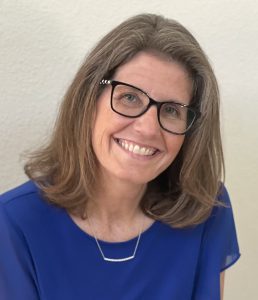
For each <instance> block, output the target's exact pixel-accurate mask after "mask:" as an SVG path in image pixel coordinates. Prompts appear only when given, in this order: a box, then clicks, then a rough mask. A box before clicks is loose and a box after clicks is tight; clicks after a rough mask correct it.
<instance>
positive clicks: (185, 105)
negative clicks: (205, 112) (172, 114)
mask: <svg viewBox="0 0 258 300" xmlns="http://www.w3.org/2000/svg"><path fill="white" fill-rule="evenodd" d="M112 81H115V82H118V83H121V84H124V85H127V86H130V87H133V88H135V89H137V90H139V91H141V92H142V93H143V94H145V95H146V96H148V97H149V98H150V99H152V100H154V101H157V102H160V103H166V102H169V103H170V102H171V103H175V104H179V105H182V106H184V107H190V104H185V103H182V102H181V101H180V100H177V99H168V100H163V99H162V100H161V99H160V100H157V99H154V98H152V97H151V96H150V95H149V94H148V93H147V92H145V91H144V90H143V89H141V88H139V87H138V86H135V85H133V84H131V83H127V82H123V81H119V80H116V79H112V80H111V82H112ZM190 101H191V100H190Z"/></svg>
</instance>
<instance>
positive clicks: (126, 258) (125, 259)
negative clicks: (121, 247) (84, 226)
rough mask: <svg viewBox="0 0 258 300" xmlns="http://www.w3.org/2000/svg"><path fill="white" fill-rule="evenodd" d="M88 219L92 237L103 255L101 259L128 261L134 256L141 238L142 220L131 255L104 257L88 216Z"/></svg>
mask: <svg viewBox="0 0 258 300" xmlns="http://www.w3.org/2000/svg"><path fill="white" fill-rule="evenodd" d="M88 221H89V225H90V228H91V231H92V232H93V235H94V238H95V241H96V244H97V246H98V249H99V251H100V253H101V256H102V257H103V259H104V260H105V261H109V262H123V261H128V260H131V259H133V258H134V257H135V254H136V251H137V248H138V245H139V242H140V238H141V235H142V228H143V221H142V226H141V229H140V230H139V235H138V238H137V241H136V245H135V248H134V252H133V255H131V256H128V257H123V258H111V257H106V256H105V255H104V253H103V250H102V249H101V247H100V244H99V241H98V239H97V237H96V233H95V230H94V228H93V226H92V224H91V222H90V219H89V218H88Z"/></svg>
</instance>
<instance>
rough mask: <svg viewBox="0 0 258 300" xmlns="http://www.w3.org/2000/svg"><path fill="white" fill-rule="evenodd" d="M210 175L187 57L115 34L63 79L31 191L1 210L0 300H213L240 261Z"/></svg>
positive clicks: (158, 40) (142, 33) (157, 36)
mask: <svg viewBox="0 0 258 300" xmlns="http://www.w3.org/2000/svg"><path fill="white" fill-rule="evenodd" d="M223 170H224V169H223V152H222V147H221V137H220V129H219V94H218V88H217V83H216V79H215V77H214V74H213V71H212V69H211V67H210V65H209V63H208V61H207V58H206V56H205V54H204V53H203V51H202V49H201V48H200V46H199V44H198V43H197V41H196V40H195V39H194V37H193V36H192V35H191V34H190V33H189V32H188V31H187V30H186V29H185V28H184V27H183V26H182V25H180V24H179V23H177V22H175V21H173V20H168V19H165V18H163V17H161V16H157V15H148V14H146V15H145V14H144V15H138V16H135V17H133V18H130V19H128V20H126V21H125V22H123V23H122V24H120V25H119V26H118V27H116V28H115V29H114V30H112V31H111V32H110V33H108V34H107V35H106V36H105V37H104V38H103V39H102V40H101V41H100V42H99V43H98V45H97V46H96V47H95V48H94V49H93V50H92V52H91V53H90V54H89V56H88V57H87V59H86V60H85V62H84V63H83V65H82V66H81V68H80V70H79V71H78V73H77V75H76V76H75V78H74V80H73V82H72V84H71V86H70V87H69V89H68V91H67V93H66V95H65V97H64V101H63V103H62V106H61V109H60V114H59V118H58V120H57V122H56V127H55V131H54V133H53V136H52V138H51V140H50V142H49V144H48V145H46V146H45V147H44V148H42V149H40V150H39V151H37V152H34V153H33V154H32V155H31V157H30V160H29V161H28V163H27V164H26V165H25V172H26V174H27V175H28V177H29V178H30V181H28V182H27V183H25V184H23V185H22V186H20V187H18V188H16V189H14V190H12V191H9V192H7V193H5V194H4V195H2V196H1V201H0V203H1V219H0V220H1V227H2V229H3V230H2V233H1V235H2V237H1V239H2V241H3V242H2V245H4V247H1V250H0V251H1V252H0V267H1V274H0V276H1V295H2V299H13V300H16V299H26V300H30V299H43V300H45V299H46V300H58V299H62V300H66V299H77V300H80V299H98V300H99V299H101V300H103V299H105V300H106V299H112V300H114V299H119V300H129V299H130V300H132V299H148V300H149V299H162V300H166V299H177V300H180V299H182V300H187V299H197V300H202V299H205V300H207V299H221V298H220V297H221V296H220V294H222V289H223V277H224V270H225V269H226V268H228V267H229V266H230V265H232V264H233V263H234V262H235V261H236V260H237V259H238V258H239V256H240V254H239V248H238V242H237V236H236V231H235V225H234V219H233V213H232V209H231V206H230V200H229V197H228V194H227V191H226V189H225V187H224V185H223V183H222V182H221V178H222V175H223Z"/></svg>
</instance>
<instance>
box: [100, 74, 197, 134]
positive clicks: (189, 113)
mask: <svg viewBox="0 0 258 300" xmlns="http://www.w3.org/2000/svg"><path fill="white" fill-rule="evenodd" d="M100 84H101V85H111V86H112V91H111V108H112V110H113V111H114V112H116V113H118V114H119V115H121V116H124V117H128V118H137V117H140V116H142V115H143V114H144V113H145V112H146V111H148V109H149V108H150V107H151V106H152V105H155V106H156V107H157V116H158V121H159V124H160V127H161V128H162V129H164V130H166V131H168V132H170V133H173V134H178V135H183V134H185V133H186V132H187V131H188V130H189V129H190V128H191V127H192V125H193V123H194V122H195V120H196V119H197V118H198V117H199V112H198V111H197V110H195V109H194V108H192V107H190V106H189V105H186V104H182V103H178V102H174V101H164V102H158V101H155V100H154V99H152V98H150V96H149V95H148V94H147V93H146V92H144V91H142V90H141V89H139V88H137V87H135V86H133V85H131V84H127V83H124V82H120V81H116V80H106V79H103V80H101V82H100Z"/></svg>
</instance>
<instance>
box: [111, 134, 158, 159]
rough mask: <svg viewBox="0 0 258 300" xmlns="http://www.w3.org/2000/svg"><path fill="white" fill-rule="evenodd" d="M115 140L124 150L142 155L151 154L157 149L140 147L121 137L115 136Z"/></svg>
mask: <svg viewBox="0 0 258 300" xmlns="http://www.w3.org/2000/svg"><path fill="white" fill-rule="evenodd" d="M115 141H116V142H117V143H118V144H119V145H120V146H121V147H122V148H124V149H125V150H127V151H129V152H132V153H134V154H138V155H142V156H152V155H154V154H155V153H157V152H158V151H159V150H158V149H157V148H152V147H146V146H145V147H142V146H140V145H138V144H135V143H132V142H129V141H127V140H123V139H117V138H116V139H115Z"/></svg>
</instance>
